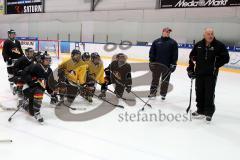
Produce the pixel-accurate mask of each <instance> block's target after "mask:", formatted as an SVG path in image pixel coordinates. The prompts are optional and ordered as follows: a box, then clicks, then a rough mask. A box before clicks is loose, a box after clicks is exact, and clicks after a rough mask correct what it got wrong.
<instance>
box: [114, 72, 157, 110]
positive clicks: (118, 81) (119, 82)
mask: <svg viewBox="0 0 240 160" xmlns="http://www.w3.org/2000/svg"><path fill="white" fill-rule="evenodd" d="M110 72H111V73H112V74H113V75H114V76H113V78H114V79H115V81H116V82H117V83H118V84H120V85H121V86H122V87H124V88H125V87H126V86H125V85H124V84H123V83H122V82H121V81H120V80H119V79H116V78H115V77H116V75H115V74H114V73H113V72H112V71H111V70H110ZM131 93H132V94H133V95H134V96H135V97H137V98H138V99H139V100H141V101H142V102H143V103H144V104H145V105H147V106H149V107H150V108H152V106H151V105H150V104H148V103H147V102H145V101H144V100H143V99H142V98H141V97H139V96H138V95H137V94H136V93H134V92H133V91H131Z"/></svg>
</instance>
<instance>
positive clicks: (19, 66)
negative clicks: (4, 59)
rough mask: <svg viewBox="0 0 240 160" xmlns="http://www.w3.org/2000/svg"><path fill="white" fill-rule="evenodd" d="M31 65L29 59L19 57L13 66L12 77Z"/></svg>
mask: <svg viewBox="0 0 240 160" xmlns="http://www.w3.org/2000/svg"><path fill="white" fill-rule="evenodd" d="M31 63H32V60H31V59H28V58H27V57H26V56H22V57H20V58H19V59H18V60H17V61H16V62H15V64H14V75H18V74H20V72H21V71H23V70H24V68H26V67H27V66H29V65H30V64H31Z"/></svg>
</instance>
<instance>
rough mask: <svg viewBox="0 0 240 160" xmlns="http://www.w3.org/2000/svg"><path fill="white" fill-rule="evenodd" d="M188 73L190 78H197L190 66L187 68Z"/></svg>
mask: <svg viewBox="0 0 240 160" xmlns="http://www.w3.org/2000/svg"><path fill="white" fill-rule="evenodd" d="M187 73H188V77H189V78H190V79H195V78H196V74H195V72H194V71H193V70H192V69H191V68H190V67H188V68H187Z"/></svg>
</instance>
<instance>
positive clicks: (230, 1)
mask: <svg viewBox="0 0 240 160" xmlns="http://www.w3.org/2000/svg"><path fill="white" fill-rule="evenodd" d="M233 6H240V0H162V1H161V8H199V7H233Z"/></svg>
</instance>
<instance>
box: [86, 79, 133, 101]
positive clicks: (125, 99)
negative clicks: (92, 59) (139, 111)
mask: <svg viewBox="0 0 240 160" xmlns="http://www.w3.org/2000/svg"><path fill="white" fill-rule="evenodd" d="M90 76H91V75H90ZM91 79H92V80H93V81H94V82H95V83H97V84H98V85H102V84H100V83H98V82H97V81H96V80H95V79H93V77H92V76H91ZM106 89H107V90H108V91H109V92H111V93H113V94H114V95H117V94H116V93H115V92H114V91H112V90H110V89H108V88H106ZM118 98H120V99H122V100H124V101H135V100H134V99H127V98H124V97H118Z"/></svg>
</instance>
